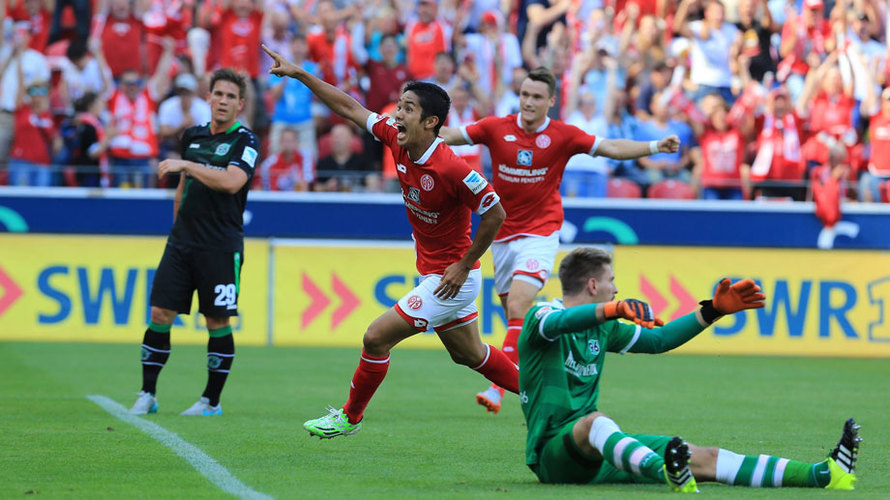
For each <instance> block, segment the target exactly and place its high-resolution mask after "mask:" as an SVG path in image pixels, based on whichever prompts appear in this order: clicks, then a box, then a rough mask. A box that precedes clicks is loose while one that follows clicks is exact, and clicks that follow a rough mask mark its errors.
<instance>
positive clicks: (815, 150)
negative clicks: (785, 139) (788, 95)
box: [797, 52, 857, 167]
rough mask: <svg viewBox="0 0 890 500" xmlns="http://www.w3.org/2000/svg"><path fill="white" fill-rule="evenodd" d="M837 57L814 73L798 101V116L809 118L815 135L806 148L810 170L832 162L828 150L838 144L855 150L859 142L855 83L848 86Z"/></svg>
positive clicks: (808, 78) (812, 132)
mask: <svg viewBox="0 0 890 500" xmlns="http://www.w3.org/2000/svg"><path fill="white" fill-rule="evenodd" d="M836 54H837V53H836V52H835V53H832V55H831V56H829V57H828V59H826V60H825V62H823V63H822V64H821V65H819V67H817V68H814V69H811V70H810V72H809V74H808V75H807V80H806V83H805V84H804V89H803V93H801V95H800V98H799V99H798V101H797V115H798V116H799V117H800V118H801V119H809V129H810V134H811V135H810V137H809V138H808V139H807V141H806V142H805V143H804V146H803V155H804V158H805V160H806V161H807V165H808V167H812V166H814V165H822V164H826V163H828V149H829V148H830V147H831V146H833V145H834V144H835V143H836V142H839V143H842V144H843V145H845V146H847V147H848V148H851V147H853V146H854V145H855V144H856V140H857V137H856V130H855V129H854V128H853V109H854V108H855V107H856V101H855V100H854V99H853V84H852V82H850V83H849V84H847V85H845V84H844V81H843V80H842V78H841V72H840V69H839V68H838V66H837V63H836V60H837V55H836ZM814 95H815V97H812V96H814Z"/></svg>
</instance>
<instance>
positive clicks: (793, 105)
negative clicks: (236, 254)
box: [0, 0, 890, 202]
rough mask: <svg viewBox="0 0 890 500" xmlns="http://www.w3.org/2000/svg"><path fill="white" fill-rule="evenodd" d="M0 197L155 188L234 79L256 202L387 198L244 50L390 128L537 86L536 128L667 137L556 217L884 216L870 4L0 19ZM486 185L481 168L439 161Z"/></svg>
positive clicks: (244, 1) (578, 1) (576, 182)
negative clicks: (599, 211)
mask: <svg viewBox="0 0 890 500" xmlns="http://www.w3.org/2000/svg"><path fill="white" fill-rule="evenodd" d="M0 1H2V3H0V6H2V9H3V11H4V23H3V32H2V35H3V36H2V37H0V40H2V47H0V185H6V184H8V185H18V186H25V185H30V186H55V185H60V186H103V187H109V186H116V187H127V186H129V187H154V186H158V187H172V184H173V183H175V182H177V179H176V178H172V177H171V178H170V179H161V180H160V181H159V180H158V179H157V178H156V176H155V175H154V172H155V171H156V167H157V163H158V162H159V161H160V160H162V159H165V158H176V157H178V155H179V151H180V147H181V145H180V144H179V137H180V134H181V133H182V131H183V130H185V129H186V128H188V127H190V126H192V125H194V124H201V123H205V122H207V121H209V118H210V108H209V106H208V104H207V103H206V101H205V99H204V96H205V95H206V93H207V86H208V79H209V73H210V72H211V71H212V70H213V69H215V68H218V67H226V66H227V67H233V68H235V69H237V70H238V71H240V72H243V73H244V74H246V75H248V76H249V77H250V79H251V82H252V84H253V85H252V86H249V87H250V88H249V92H248V97H247V100H246V105H245V108H244V111H243V115H242V116H241V117H240V121H241V123H243V124H245V125H247V126H249V127H250V128H252V129H253V130H254V131H256V132H257V134H258V136H259V137H261V139H262V141H263V145H264V151H262V159H263V161H262V164H261V166H260V167H259V168H258V170H257V175H256V176H255V179H254V188H255V189H264V190H278V191H309V190H311V191H354V192H385V191H392V190H397V189H398V182H397V181H396V172H395V165H394V164H393V162H392V160H391V157H390V155H389V154H388V152H386V151H384V148H383V147H382V146H381V145H380V143H378V142H376V141H375V140H374V139H373V138H372V137H371V136H370V135H369V134H368V133H367V132H365V131H362V130H359V129H358V128H356V127H354V126H353V125H352V124H350V123H347V122H344V121H343V120H341V119H338V118H337V117H336V116H335V115H333V114H331V113H330V112H329V110H327V109H326V108H325V107H324V106H322V105H320V104H319V103H318V102H317V101H315V100H314V99H313V96H312V94H311V93H310V92H309V90H308V89H307V88H306V87H305V86H303V85H302V84H301V83H299V82H297V81H296V80H293V79H288V78H278V77H275V76H270V75H269V74H268V69H269V65H270V64H271V61H270V60H269V58H267V57H266V56H265V55H261V49H260V44H261V43H264V44H266V45H267V46H268V47H270V48H272V49H273V50H275V51H278V52H280V53H282V54H285V55H286V56H287V57H288V58H290V60H292V61H294V62H295V63H297V64H299V65H302V66H303V67H304V68H306V69H307V70H308V71H311V72H313V73H315V74H317V75H318V76H320V77H322V78H323V79H324V80H325V81H327V82H329V83H331V84H334V85H336V86H337V87H339V88H341V89H343V90H346V91H347V92H349V93H350V94H351V95H352V96H354V97H355V98H356V99H358V100H359V101H360V102H362V103H363V104H364V105H365V106H366V107H367V108H368V109H371V110H374V111H380V112H383V113H386V112H388V111H391V110H392V109H394V106H395V101H396V100H397V98H398V96H399V94H400V89H401V87H402V85H403V84H404V83H405V82H407V81H410V80H423V81H431V82H435V83H438V84H439V85H441V86H442V87H444V88H445V89H446V90H447V91H448V93H449V94H450V96H451V98H452V109H451V114H450V116H449V118H448V123H447V124H446V125H447V126H449V127H459V126H461V125H466V124H469V123H472V122H474V121H476V120H477V119H479V118H481V117H484V116H488V115H492V114H494V115H497V116H504V115H507V114H511V113H516V112H518V111H519V109H518V108H519V97H518V95H517V92H518V88H519V84H520V82H521V81H522V79H523V78H524V76H525V74H526V72H527V70H529V69H531V68H535V67H538V66H546V67H548V68H550V69H551V70H552V71H553V72H554V74H556V76H557V80H558V92H557V99H556V105H555V106H554V107H553V108H552V109H551V117H552V118H559V119H562V120H565V121H566V122H568V123H571V124H573V125H576V126H578V127H579V128H581V129H583V130H584V131H586V132H588V133H591V134H595V135H598V136H603V137H606V138H628V139H635V140H645V141H648V140H652V139H659V138H661V137H664V136H666V135H668V134H677V135H678V136H679V137H680V138H681V141H682V147H681V149H680V150H679V151H678V152H677V153H671V154H668V153H660V154H657V155H653V156H651V157H646V158H641V159H638V160H632V161H631V160H624V161H619V160H611V159H607V158H602V157H590V156H587V155H579V156H576V157H574V158H573V159H572V161H571V162H570V163H569V165H568V167H567V168H566V172H565V176H564V179H563V183H562V191H563V195H564V196H566V197H603V196H619V197H639V196H648V197H652V198H704V199H752V198H758V197H763V198H781V199H794V200H804V199H808V198H811V197H812V196H813V193H816V195H817V196H818V195H819V192H820V188H821V187H823V186H826V185H829V184H831V185H833V186H835V189H839V190H840V193H841V194H840V196H841V197H842V198H844V197H845V198H848V199H850V200H855V199H858V200H859V201H866V202H870V201H887V194H886V193H887V192H888V191H890V183H887V182H886V181H887V180H890V87H887V88H884V85H885V83H886V82H887V76H888V72H890V67H888V66H887V65H886V59H887V53H888V40H887V38H886V25H887V20H888V15H890V11H888V6H887V2H885V1H882V0H477V1H469V0H438V1H437V0H416V1H415V0H363V1H361V2H358V1H351V0H207V1H195V0H92V1H91V0H0ZM455 150H456V152H457V153H458V154H459V155H461V156H463V157H464V158H465V159H466V160H467V162H469V163H470V164H471V165H472V166H474V167H476V168H478V169H479V170H481V171H483V172H484V173H485V174H486V175H488V176H490V173H491V165H490V159H489V157H488V153H487V150H486V149H485V148H482V147H481V146H478V145H465V146H455Z"/></svg>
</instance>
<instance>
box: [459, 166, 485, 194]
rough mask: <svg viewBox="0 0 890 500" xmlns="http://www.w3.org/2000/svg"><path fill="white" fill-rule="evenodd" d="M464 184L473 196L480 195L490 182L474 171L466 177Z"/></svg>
mask: <svg viewBox="0 0 890 500" xmlns="http://www.w3.org/2000/svg"><path fill="white" fill-rule="evenodd" d="M464 184H466V186H467V187H468V188H469V189H470V191H472V192H473V194H479V193H481V192H482V190H483V189H485V186H487V185H488V181H487V180H485V177H482V174H480V173H479V172H476V171H475V170H473V171H472V172H470V173H469V174H467V176H466V177H464Z"/></svg>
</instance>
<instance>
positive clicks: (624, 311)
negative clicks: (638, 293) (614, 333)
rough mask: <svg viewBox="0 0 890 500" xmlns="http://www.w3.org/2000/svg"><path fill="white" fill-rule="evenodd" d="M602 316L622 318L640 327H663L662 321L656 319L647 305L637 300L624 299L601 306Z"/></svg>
mask: <svg viewBox="0 0 890 500" xmlns="http://www.w3.org/2000/svg"><path fill="white" fill-rule="evenodd" d="M603 315H604V316H605V318H606V319H617V318H624V319H626V320H628V321H633V322H634V323H636V324H638V325H640V326H642V327H643V328H655V327H656V326H662V325H664V321H662V320H660V319H659V318H656V317H655V315H654V314H653V313H652V308H651V307H649V304H647V303H645V302H643V301H642V300H637V299H625V300H617V301H612V302H606V303H605V304H603Z"/></svg>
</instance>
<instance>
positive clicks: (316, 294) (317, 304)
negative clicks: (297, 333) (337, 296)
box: [300, 273, 331, 328]
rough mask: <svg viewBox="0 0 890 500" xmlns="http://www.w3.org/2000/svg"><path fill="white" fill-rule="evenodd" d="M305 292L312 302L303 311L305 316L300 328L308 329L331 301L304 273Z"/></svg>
mask: <svg viewBox="0 0 890 500" xmlns="http://www.w3.org/2000/svg"><path fill="white" fill-rule="evenodd" d="M303 291H304V292H306V295H308V296H309V298H310V299H311V300H312V302H310V303H309V307H307V308H306V309H305V310H304V311H303V315H302V318H301V321H300V328H306V327H307V326H309V325H310V324H311V323H312V322H313V321H315V318H317V317H318V315H319V314H321V312H322V311H324V310H325V308H326V307H328V304H330V303H331V301H330V300H329V299H328V298H327V296H325V294H324V293H323V292H322V291H321V289H320V288H318V286H317V285H316V284H315V283H314V282H313V281H312V280H311V279H309V276H308V275H307V274H306V273H303Z"/></svg>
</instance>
